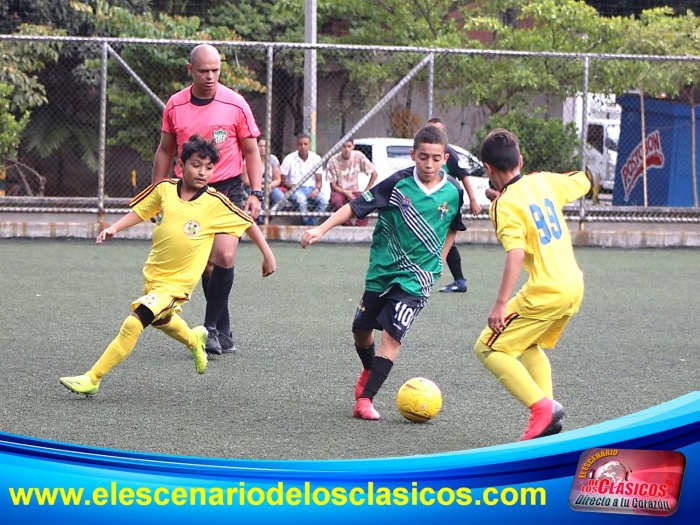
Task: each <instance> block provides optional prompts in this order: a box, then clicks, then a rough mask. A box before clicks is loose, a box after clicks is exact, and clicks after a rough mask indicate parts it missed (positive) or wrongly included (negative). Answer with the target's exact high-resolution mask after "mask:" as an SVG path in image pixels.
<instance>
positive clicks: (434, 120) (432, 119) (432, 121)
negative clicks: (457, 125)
mask: <svg viewBox="0 0 700 525" xmlns="http://www.w3.org/2000/svg"><path fill="white" fill-rule="evenodd" d="M426 124H442V125H443V126H444V125H445V123H444V122H443V121H442V119H441V118H440V117H430V118H429V119H428V121H427V122H426Z"/></svg>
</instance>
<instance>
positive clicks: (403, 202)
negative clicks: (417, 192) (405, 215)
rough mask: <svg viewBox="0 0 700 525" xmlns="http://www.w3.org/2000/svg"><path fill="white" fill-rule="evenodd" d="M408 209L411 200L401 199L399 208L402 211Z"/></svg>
mask: <svg viewBox="0 0 700 525" xmlns="http://www.w3.org/2000/svg"><path fill="white" fill-rule="evenodd" d="M410 207H411V199H409V198H408V197H403V198H402V199H401V208H403V209H404V210H407V209H409V208H410Z"/></svg>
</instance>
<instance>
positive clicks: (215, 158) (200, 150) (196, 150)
mask: <svg viewBox="0 0 700 525" xmlns="http://www.w3.org/2000/svg"><path fill="white" fill-rule="evenodd" d="M194 154H197V155H199V157H200V158H202V159H209V160H210V161H211V162H212V163H214V164H216V163H217V162H219V148H217V147H216V142H214V141H213V140H206V139H204V137H201V136H199V135H192V136H191V137H190V139H189V140H188V141H187V142H185V143H184V144H183V145H182V149H181V150H180V160H181V161H182V162H187V160H188V159H189V158H190V157H191V156H192V155H194Z"/></svg>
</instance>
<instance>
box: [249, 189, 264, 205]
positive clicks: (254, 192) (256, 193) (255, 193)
mask: <svg viewBox="0 0 700 525" xmlns="http://www.w3.org/2000/svg"><path fill="white" fill-rule="evenodd" d="M250 194H251V195H252V196H253V197H257V198H258V200H259V201H260V202H262V201H263V199H264V198H265V194H264V193H263V191H262V190H252V191H251V192H250Z"/></svg>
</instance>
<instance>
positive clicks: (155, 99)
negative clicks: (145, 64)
mask: <svg viewBox="0 0 700 525" xmlns="http://www.w3.org/2000/svg"><path fill="white" fill-rule="evenodd" d="M106 46H107V52H108V53H109V54H110V55H111V57H112V58H113V59H114V60H116V61H117V64H119V65H120V66H121V67H122V69H124V71H126V72H127V73H128V75H129V76H130V77H131V78H133V79H134V82H136V84H138V86H139V87H140V88H141V89H142V90H143V91H144V93H146V95H148V96H149V97H151V100H153V102H155V103H156V105H157V106H158V107H159V108H160V110H161V111H163V110H164V109H165V102H163V101H162V100H161V99H160V98H159V97H158V95H156V94H155V93H154V92H153V90H152V89H151V88H149V87H148V84H146V83H145V82H144V81H143V80H142V79H141V77H140V76H138V74H136V71H134V70H133V69H131V67H130V66H129V64H127V63H126V62H125V61H124V59H123V58H122V57H121V56H119V53H117V52H116V51H115V50H114V49H113V48H112V46H110V45H109V44H106Z"/></svg>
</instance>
